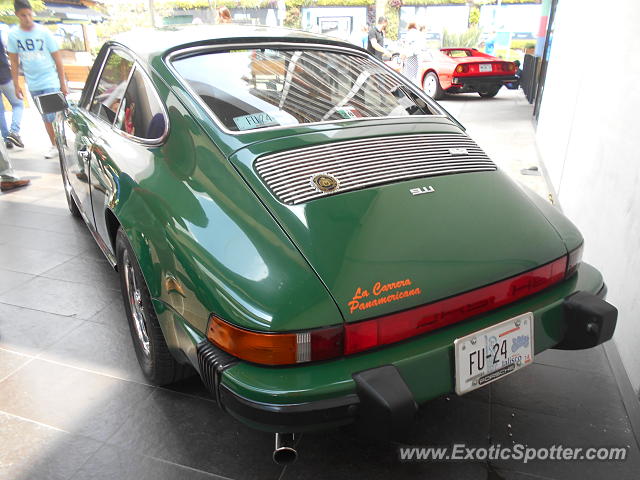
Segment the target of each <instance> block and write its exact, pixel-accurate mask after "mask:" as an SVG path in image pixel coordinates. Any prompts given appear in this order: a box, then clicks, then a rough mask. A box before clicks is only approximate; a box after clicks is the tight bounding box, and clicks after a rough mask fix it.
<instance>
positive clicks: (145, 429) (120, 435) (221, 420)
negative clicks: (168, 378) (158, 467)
mask: <svg viewBox="0 0 640 480" xmlns="http://www.w3.org/2000/svg"><path fill="white" fill-rule="evenodd" d="M109 443H111V444H114V445H116V446H118V447H120V448H122V449H125V450H128V451H132V452H136V453H138V454H142V455H148V456H151V457H154V458H158V459H162V460H166V461H169V462H173V463H177V464H180V465H185V466H188V467H191V468H195V469H198V470H202V471H205V472H209V473H214V474H216V475H221V476H224V477H229V478H233V479H254V478H277V476H278V474H279V472H280V470H281V468H280V467H278V466H277V465H275V464H274V463H273V462H272V460H271V454H272V452H273V443H272V435H269V434H265V433H261V432H258V431H255V430H252V429H249V428H248V427H245V426H244V425H242V424H241V423H239V422H238V421H236V420H235V419H233V418H232V417H231V416H230V415H229V414H227V413H225V412H223V411H222V410H220V409H219V408H218V407H217V405H216V404H215V402H213V401H205V400H202V399H199V398H195V397H188V396H185V395H180V394H177V393H173V392H169V391H167V390H164V389H158V390H156V391H155V392H154V393H153V395H152V396H150V397H149V398H148V399H147V400H146V401H145V402H144V403H143V404H141V405H140V406H139V408H138V409H137V410H136V411H135V413H134V415H133V416H132V417H131V418H130V419H129V421H127V422H126V423H125V424H124V425H122V427H121V428H120V430H119V431H118V432H117V433H116V434H115V435H113V437H111V438H110V439H109Z"/></svg>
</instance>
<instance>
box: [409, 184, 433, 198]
mask: <svg viewBox="0 0 640 480" xmlns="http://www.w3.org/2000/svg"><path fill="white" fill-rule="evenodd" d="M409 191H410V192H411V195H414V196H415V195H424V194H425V193H433V192H435V191H436V189H435V188H433V187H432V186H431V185H429V186H428V187H418V188H411V189H409Z"/></svg>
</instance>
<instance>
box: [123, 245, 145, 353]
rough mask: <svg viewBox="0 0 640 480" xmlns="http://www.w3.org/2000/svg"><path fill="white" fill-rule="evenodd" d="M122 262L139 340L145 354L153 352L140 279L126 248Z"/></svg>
mask: <svg viewBox="0 0 640 480" xmlns="http://www.w3.org/2000/svg"><path fill="white" fill-rule="evenodd" d="M122 260H123V261H122V263H123V267H124V278H125V287H126V290H127V298H128V300H129V307H130V309H131V316H132V317H133V325H134V327H135V331H136V335H137V337H138V342H139V343H140V346H141V347H142V350H143V351H144V354H145V355H147V356H148V355H149V354H150V353H151V348H150V346H149V334H148V332H147V321H146V320H147V317H146V311H145V309H144V305H143V303H142V293H141V292H140V287H139V285H138V281H137V280H136V274H135V271H134V269H133V265H132V263H131V259H130V258H129V252H127V251H126V250H125V251H124V254H123V256H122Z"/></svg>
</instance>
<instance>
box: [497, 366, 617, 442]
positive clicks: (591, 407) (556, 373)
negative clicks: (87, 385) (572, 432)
mask: <svg viewBox="0 0 640 480" xmlns="http://www.w3.org/2000/svg"><path fill="white" fill-rule="evenodd" d="M492 391H493V402H494V403H497V404H499V405H504V406H509V407H514V408H518V409H521V410H528V411H530V412H537V413H542V414H548V415H554V416H557V417H565V418H572V419H575V420H578V421H583V422H589V423H594V424H596V425H603V426H608V427H613V428H620V429H624V428H629V421H628V419H627V413H626V410H625V409H624V405H623V403H622V399H621V398H620V395H619V392H618V385H617V384H616V382H615V379H614V378H613V377H609V376H604V375H595V374H591V373H589V372H583V371H579V370H569V369H566V368H557V367H549V366H547V365H540V364H533V365H531V366H529V367H527V368H524V369H522V370H521V371H519V372H516V373H514V374H513V375H509V376H508V377H507V378H504V379H502V380H500V381H498V382H495V383H493V390H492Z"/></svg>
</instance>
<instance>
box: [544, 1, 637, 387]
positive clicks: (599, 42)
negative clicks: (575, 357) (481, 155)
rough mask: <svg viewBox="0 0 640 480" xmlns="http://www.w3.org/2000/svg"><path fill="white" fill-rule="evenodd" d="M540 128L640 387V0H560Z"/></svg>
mask: <svg viewBox="0 0 640 480" xmlns="http://www.w3.org/2000/svg"><path fill="white" fill-rule="evenodd" d="M557 13H558V16H557V19H558V22H557V23H556V28H555V36H554V39H553V44H552V49H551V57H550V63H549V69H548V73H547V80H546V86H545V91H544V96H543V99H542V105H541V110H540V119H539V123H538V129H537V140H538V147H539V150H540V153H541V155H542V158H543V160H544V163H545V165H546V167H547V169H548V171H549V173H550V175H551V180H552V183H553V185H554V187H555V189H556V191H557V192H558V194H559V200H560V204H561V205H562V208H563V210H564V212H565V214H566V215H567V216H568V217H569V218H571V219H572V220H573V221H574V223H576V225H577V226H578V227H579V228H580V230H581V231H582V234H583V235H584V237H585V257H584V258H585V260H586V261H588V262H589V263H592V264H593V265H595V266H596V267H598V268H599V269H600V270H601V271H602V273H603V274H604V277H605V281H606V282H607V285H608V287H609V295H608V300H609V302H611V303H612V304H613V305H615V306H616V307H618V309H619V319H618V327H617V329H616V334H615V336H614V341H615V343H616V345H617V347H618V349H619V351H620V354H621V356H622V360H623V362H624V365H625V368H626V370H627V373H628V374H629V378H630V380H631V383H632V385H633V387H634V389H635V390H636V392H638V391H639V390H640V53H638V46H639V45H640V29H639V28H638V25H640V2H638V1H637V0H617V1H616V2H610V3H606V2H601V1H600V0H560V2H559V5H558V12H557Z"/></svg>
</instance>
